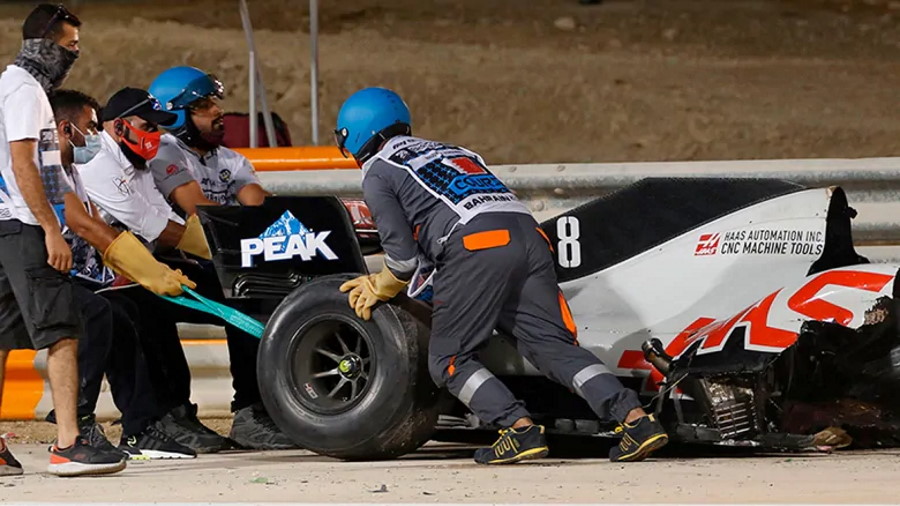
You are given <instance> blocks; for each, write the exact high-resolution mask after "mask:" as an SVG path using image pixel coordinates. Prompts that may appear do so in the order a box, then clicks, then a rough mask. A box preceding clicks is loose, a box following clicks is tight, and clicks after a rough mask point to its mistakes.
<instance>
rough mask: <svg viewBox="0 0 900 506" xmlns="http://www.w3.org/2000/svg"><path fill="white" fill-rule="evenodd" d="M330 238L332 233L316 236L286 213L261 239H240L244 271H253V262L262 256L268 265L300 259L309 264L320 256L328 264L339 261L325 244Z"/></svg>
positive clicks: (325, 232)
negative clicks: (248, 269) (250, 269)
mask: <svg viewBox="0 0 900 506" xmlns="http://www.w3.org/2000/svg"><path fill="white" fill-rule="evenodd" d="M330 234H331V231H330V230H326V231H322V232H313V231H312V230H310V229H308V228H306V227H305V226H304V225H303V223H300V220H298V219H297V218H296V217H294V215H293V214H291V212H290V211H285V212H284V214H282V215H281V217H280V218H278V221H276V222H275V223H273V224H271V225H269V228H267V229H266V230H265V232H263V233H262V234H260V235H259V237H254V238H252V239H241V267H253V260H254V258H255V257H257V256H259V255H262V256H263V260H264V261H266V262H272V261H277V260H288V259H291V258H294V257H297V256H299V257H300V258H301V259H302V260H303V261H304V262H308V261H309V260H312V259H313V258H314V257H316V256H319V255H321V256H322V257H324V258H325V259H326V260H337V259H338V257H337V255H335V254H334V251H332V250H331V248H330V247H329V246H328V243H326V242H325V239H327V238H328V236H329V235H330Z"/></svg>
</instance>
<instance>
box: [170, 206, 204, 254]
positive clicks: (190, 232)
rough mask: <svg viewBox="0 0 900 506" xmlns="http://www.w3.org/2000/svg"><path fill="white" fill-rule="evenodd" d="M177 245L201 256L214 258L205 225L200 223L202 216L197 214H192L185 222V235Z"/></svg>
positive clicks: (182, 249) (187, 251) (185, 250)
mask: <svg viewBox="0 0 900 506" xmlns="http://www.w3.org/2000/svg"><path fill="white" fill-rule="evenodd" d="M175 247H176V248H178V249H180V250H181V251H184V252H186V253H190V254H192V255H197V256H198V257H200V258H205V259H207V260H212V252H211V251H210V250H209V243H208V242H206V234H204V233H203V225H201V224H200V217H198V216H197V215H196V214H192V215H191V217H190V218H188V219H187V221H186V222H184V235H182V236H181V240H180V241H178V246H175Z"/></svg>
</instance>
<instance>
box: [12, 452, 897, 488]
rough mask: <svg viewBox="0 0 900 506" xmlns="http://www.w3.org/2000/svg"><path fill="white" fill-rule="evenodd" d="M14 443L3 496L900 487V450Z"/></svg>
mask: <svg viewBox="0 0 900 506" xmlns="http://www.w3.org/2000/svg"><path fill="white" fill-rule="evenodd" d="M11 446H12V448H13V451H14V452H15V454H16V456H17V457H18V458H19V459H20V460H21V461H22V462H23V463H24V465H25V466H26V474H25V475H24V476H21V477H14V478H0V502H4V501H80V502H101V501H102V502H156V501H165V502H173V501H177V502H191V501H204V502H245V501H253V502H262V501H290V502H317V503H339V502H353V503H363V502H364V503H410V502H413V503H447V502H453V503H521V502H527V503H536V502H540V503H548V502H578V503H586V502H592V503H596V502H603V503H655V502H681V503H756V502H776V503H820V502H828V503H872V502H880V503H887V502H896V500H897V497H898V495H900V484H898V481H897V476H898V475H900V450H892V451H877V452H843V453H839V454H833V455H819V454H781V455H776V456H769V457H727V458H692V459H687V458H683V457H682V458H678V457H670V458H664V459H657V460H655V461H650V462H644V463H638V464H629V465H622V464H612V463H610V462H608V461H606V460H604V459H599V458H574V459H571V458H570V459H546V460H543V461H538V462H534V463H530V464H519V465H515V466H507V467H491V468H487V467H481V466H477V465H476V464H474V463H473V462H472V461H471V448H469V447H463V446H455V445H438V444H431V445H428V446H427V447H426V448H425V449H423V450H420V451H419V452H417V453H415V454H413V455H410V456H407V457H406V458H403V459H401V460H397V461H391V462H354V463H348V462H339V461H336V460H333V459H329V458H324V457H319V456H316V455H313V454H310V453H308V452H305V451H286V452H252V453H247V452H237V453H228V454H219V455H207V456H200V457H199V458H198V459H196V460H186V461H155V462H145V463H132V464H130V465H129V467H128V469H127V470H126V471H124V472H123V473H121V474H119V475H114V476H107V477H98V478H86V479H60V478H55V477H53V476H49V475H47V474H46V473H45V468H46V465H47V453H46V446H45V445H40V444H12V445H11Z"/></svg>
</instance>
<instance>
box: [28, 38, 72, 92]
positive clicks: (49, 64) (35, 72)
mask: <svg viewBox="0 0 900 506" xmlns="http://www.w3.org/2000/svg"><path fill="white" fill-rule="evenodd" d="M77 59H78V52H77V51H69V50H68V49H66V48H64V47H62V46H60V45H59V44H57V43H56V42H54V41H52V40H49V39H26V40H24V41H22V50H21V51H19V54H18V56H16V61H15V64H16V65H17V66H19V67H22V68H23V69H25V70H27V71H28V73H29V74H31V75H32V76H34V78H35V79H37V81H38V82H39V83H41V86H42V87H43V88H44V91H46V92H47V93H50V92H51V91H53V90H55V89H56V88H59V87H60V86H61V85H62V83H63V81H65V80H66V77H67V76H68V75H69V71H70V70H72V65H74V64H75V60H77Z"/></svg>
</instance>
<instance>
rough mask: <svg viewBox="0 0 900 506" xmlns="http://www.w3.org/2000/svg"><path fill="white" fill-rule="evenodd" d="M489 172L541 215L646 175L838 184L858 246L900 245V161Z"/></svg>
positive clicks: (309, 185)
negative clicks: (852, 217)
mask: <svg viewBox="0 0 900 506" xmlns="http://www.w3.org/2000/svg"><path fill="white" fill-rule="evenodd" d="M491 170H492V171H493V172H494V173H495V174H497V176H499V177H500V178H501V179H502V180H503V181H504V182H506V183H507V184H508V185H509V186H510V187H511V188H512V189H514V190H515V191H516V192H517V193H518V194H519V196H520V198H521V199H522V200H523V201H525V202H527V203H528V205H529V206H530V207H531V209H532V211H534V213H535V215H536V216H537V217H538V218H539V219H545V218H549V217H551V216H553V215H555V214H558V213H561V212H564V211H566V210H569V209H571V208H573V207H575V206H578V205H580V204H583V203H584V202H587V201H589V200H591V199H593V198H596V197H600V196H603V195H606V194H608V193H610V192H613V191H615V190H618V189H620V188H623V187H625V186H627V185H629V184H632V183H635V182H637V181H640V180H641V179H644V178H648V177H686V178H687V177H726V178H776V179H785V180H788V181H794V182H796V183H799V184H802V185H805V186H810V187H822V186H833V185H837V186H841V187H842V188H843V189H844V190H845V191H846V192H847V196H848V198H849V200H850V205H851V206H853V207H854V208H855V209H856V210H857V211H859V216H858V217H857V218H856V219H855V220H854V224H853V227H854V238H855V240H856V242H857V244H859V245H870V246H875V245H900V158H860V159H806V160H743V161H722V162H651V163H590V164H539V165H498V166H493V167H491ZM361 177H362V174H361V173H360V171H358V170H355V169H350V170H303V171H278V172H266V173H260V178H261V179H262V182H263V185H264V186H265V187H266V188H268V189H269V190H271V191H273V192H275V193H279V194H282V195H323V194H326V195H338V196H341V197H358V196H361V195H362V191H361V188H360V180H361ZM698 198H702V195H698Z"/></svg>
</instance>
